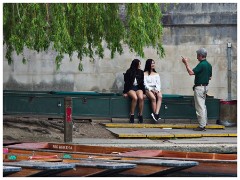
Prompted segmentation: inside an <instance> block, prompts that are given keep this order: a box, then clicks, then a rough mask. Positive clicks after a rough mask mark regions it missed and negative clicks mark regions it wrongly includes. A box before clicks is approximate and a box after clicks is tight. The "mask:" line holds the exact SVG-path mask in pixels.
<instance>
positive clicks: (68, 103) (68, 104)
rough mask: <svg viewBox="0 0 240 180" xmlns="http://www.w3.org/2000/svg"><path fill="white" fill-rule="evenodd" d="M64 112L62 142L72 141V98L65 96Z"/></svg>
mask: <svg viewBox="0 0 240 180" xmlns="http://www.w3.org/2000/svg"><path fill="white" fill-rule="evenodd" d="M64 104H65V106H64V107H65V114H64V142H72V131H73V122H72V98H71V97H65V99H64Z"/></svg>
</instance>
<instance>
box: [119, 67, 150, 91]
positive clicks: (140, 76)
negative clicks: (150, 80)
mask: <svg viewBox="0 0 240 180" xmlns="http://www.w3.org/2000/svg"><path fill="white" fill-rule="evenodd" d="M135 78H136V79H137V83H138V88H139V89H141V90H142V91H143V93H144V94H145V87H144V72H143V70H141V69H138V70H137V71H135V72H134V71H132V70H130V69H128V70H127V72H126V73H125V74H124V82H125V84H124V90H123V93H124V94H125V93H127V92H128V91H129V90H130V89H131V88H132V87H133V83H134V80H135Z"/></svg>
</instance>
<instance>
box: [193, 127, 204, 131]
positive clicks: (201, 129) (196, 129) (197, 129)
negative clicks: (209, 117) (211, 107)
mask: <svg viewBox="0 0 240 180" xmlns="http://www.w3.org/2000/svg"><path fill="white" fill-rule="evenodd" d="M193 130H194V131H206V129H205V127H203V128H202V127H199V126H198V127H197V128H194V129H193Z"/></svg>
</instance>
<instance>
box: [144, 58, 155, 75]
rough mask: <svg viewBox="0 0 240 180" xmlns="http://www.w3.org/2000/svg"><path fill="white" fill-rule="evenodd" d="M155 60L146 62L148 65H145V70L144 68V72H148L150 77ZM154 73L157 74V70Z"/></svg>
mask: <svg viewBox="0 0 240 180" xmlns="http://www.w3.org/2000/svg"><path fill="white" fill-rule="evenodd" d="M153 61H154V60H153V59H148V60H147V61H146V64H145V68H144V72H146V71H147V72H148V75H150V73H151V65H152V62H153ZM153 72H156V70H155V69H153Z"/></svg>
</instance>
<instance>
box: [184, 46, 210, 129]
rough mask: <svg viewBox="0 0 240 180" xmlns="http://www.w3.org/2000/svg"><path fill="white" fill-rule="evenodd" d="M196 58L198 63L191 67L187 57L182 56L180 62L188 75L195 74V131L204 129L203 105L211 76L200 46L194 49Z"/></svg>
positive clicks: (204, 50) (204, 54)
mask: <svg viewBox="0 0 240 180" xmlns="http://www.w3.org/2000/svg"><path fill="white" fill-rule="evenodd" d="M196 52H197V59H198V61H199V63H198V65H197V66H196V67H195V68H194V69H191V68H190V67H189V64H188V59H187V58H183V57H182V62H183V63H184V64H185V66H186V69H187V71H188V74H189V75H195V80H194V86H193V91H194V102H195V108H196V114H197V119H198V123H199V126H198V127H197V128H194V129H193V130H195V131H205V130H206V129H205V126H206V125H207V108H206V105H205V101H206V94H207V92H208V83H209V80H211V78H212V66H211V64H210V63H209V62H208V61H207V60H206V57H207V51H206V49H204V48H201V49H199V50H197V51H196Z"/></svg>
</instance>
